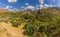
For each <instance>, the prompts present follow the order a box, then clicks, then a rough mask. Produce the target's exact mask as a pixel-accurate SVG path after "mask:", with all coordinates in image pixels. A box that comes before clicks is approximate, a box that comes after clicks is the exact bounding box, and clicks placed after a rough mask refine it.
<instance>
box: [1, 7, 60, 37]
mask: <svg viewBox="0 0 60 37" xmlns="http://www.w3.org/2000/svg"><path fill="white" fill-rule="evenodd" d="M59 10H60V9H59V8H43V9H39V10H35V11H31V10H25V11H8V10H5V9H0V37H60V11H59Z"/></svg>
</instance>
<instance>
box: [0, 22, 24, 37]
mask: <svg viewBox="0 0 60 37" xmlns="http://www.w3.org/2000/svg"><path fill="white" fill-rule="evenodd" d="M23 27H24V25H22V24H21V25H20V26H19V27H18V28H16V27H13V26H12V25H11V23H4V22H2V23H0V37H25V36H24V35H23V31H24V30H23V29H22V28H23Z"/></svg>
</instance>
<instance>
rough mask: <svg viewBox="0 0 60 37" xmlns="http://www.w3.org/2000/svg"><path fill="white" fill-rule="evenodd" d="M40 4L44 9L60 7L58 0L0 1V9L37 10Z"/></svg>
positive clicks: (59, 0)
mask: <svg viewBox="0 0 60 37" xmlns="http://www.w3.org/2000/svg"><path fill="white" fill-rule="evenodd" d="M42 4H43V5H44V7H52V6H58V7H60V0H0V8H5V9H16V10H24V9H33V10H34V9H39V8H40V7H41V6H42Z"/></svg>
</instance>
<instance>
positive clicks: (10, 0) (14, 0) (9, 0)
mask: <svg viewBox="0 0 60 37" xmlns="http://www.w3.org/2000/svg"><path fill="white" fill-rule="evenodd" d="M8 2H17V0H8Z"/></svg>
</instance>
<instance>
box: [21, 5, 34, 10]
mask: <svg viewBox="0 0 60 37" xmlns="http://www.w3.org/2000/svg"><path fill="white" fill-rule="evenodd" d="M22 8H23V9H24V10H27V9H29V10H34V9H35V7H34V6H26V7H24V6H22Z"/></svg>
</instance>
